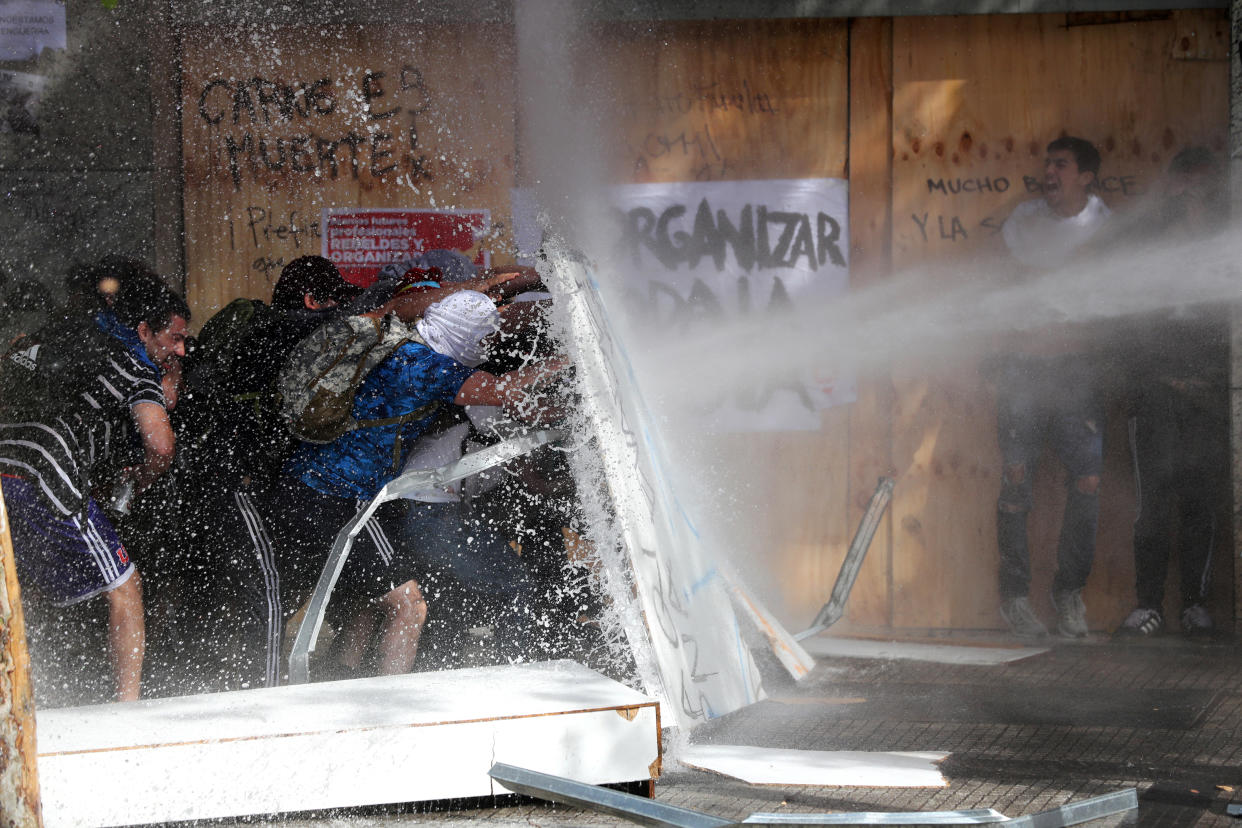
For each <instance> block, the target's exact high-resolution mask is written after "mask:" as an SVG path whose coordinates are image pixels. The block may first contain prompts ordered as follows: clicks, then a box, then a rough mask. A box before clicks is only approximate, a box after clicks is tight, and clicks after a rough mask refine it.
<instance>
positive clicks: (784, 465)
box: [582, 20, 874, 629]
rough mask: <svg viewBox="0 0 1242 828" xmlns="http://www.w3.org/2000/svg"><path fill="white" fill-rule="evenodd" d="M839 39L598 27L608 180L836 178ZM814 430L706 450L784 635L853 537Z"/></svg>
mask: <svg viewBox="0 0 1242 828" xmlns="http://www.w3.org/2000/svg"><path fill="white" fill-rule="evenodd" d="M847 40H848V25H847V23H846V22H845V21H843V20H763V21H759V20H747V21H735V20H718V21H702V22H699V21H695V22H671V23H670V22H660V23H654V24H642V25H628V24H610V25H606V26H601V27H599V28H598V29H597V30H596V32H595V36H594V38H593V39H592V40H591V42H590V43H589V44H588V45H587V46H586V48H585V49H584V52H583V54H584V55H586V56H587V60H586V61H585V63H584V66H583V69H582V71H584V72H587V73H589V76H591V77H593V78H596V79H597V82H598V83H600V84H601V85H602V88H603V89H606V90H607V95H608V97H609V102H610V103H609V106H608V107H607V112H608V113H609V114H608V115H606V116H605V123H604V124H603V129H602V130H601V132H602V133H603V134H604V135H605V136H606V138H605V146H604V148H603V155H604V164H605V167H606V170H607V174H608V178H609V180H610V181H612V182H613V183H641V182H667V181H727V180H751V179H797V178H845V177H846V159H847V153H848V140H847V130H848V112H849V109H848V100H847V96H848V76H849V59H848V48H847ZM822 419H823V424H822V426H821V428H820V429H819V430H818V431H813V432H786V433H748V434H744V435H742V434H738V435H732V436H721V437H719V438H718V439H716V441H715V454H716V455H717V456H718V457H719V458H721V459H720V461H719V463H720V466H721V468H722V469H723V471H724V472H725V473H728V474H730V476H731V477H733V478H734V479H746V480H748V481H749V482H748V484H747V485H745V486H744V488H743V489H742V490H740V491H739V492H737V493H736V496H737V501H738V502H737V503H736V505H733V504H730V505H729V506H728V508H729V509H731V510H736V512H737V514H741V515H744V519H742V520H738V523H739V524H745V527H744V529H742V530H741V531H739V532H737V533H735V534H734V536H733V537H734V539H735V545H734V548H732V549H730V550H727V551H729V552H731V553H734V555H735V560H736V562H737V564H738V568H739V569H740V570H742V572H743V574H744V575H746V576H749V578H751V579H753V580H752V581H751V583H752V585H753V586H755V587H756V589H757V590H758V591H759V592H761V593H762V594H763V595H764V597H765V599H766V600H767V602H768V603H769V605H770V606H771V608H772V610H773V611H774V612H775V613H776V614H777V615H778V617H779V618H780V620H781V621H782V622H784V623H785V624H786V625H787V626H789V627H790V628H791V629H801V628H802V627H804V626H806V625H807V624H809V623H810V621H811V619H812V618H813V617H814V615H815V613H816V611H817V610H818V609H819V607H820V605H821V604H822V603H823V602H824V601H825V600H826V599H827V595H828V593H829V591H830V590H831V588H832V583H833V581H834V580H835V577H836V573H837V570H838V569H839V567H840V563H841V560H842V558H843V557H844V554H845V549H846V546H847V545H848V542H849V534H850V532H851V528H850V527H849V518H848V515H847V509H846V501H847V497H848V459H847V458H848V454H847V443H848V429H849V417H848V413H847V409H846V408H844V407H843V408H841V409H835V410H831V411H827V412H825V413H824V415H823V418H822ZM872 485H874V481H872ZM735 516H737V515H736V514H735Z"/></svg>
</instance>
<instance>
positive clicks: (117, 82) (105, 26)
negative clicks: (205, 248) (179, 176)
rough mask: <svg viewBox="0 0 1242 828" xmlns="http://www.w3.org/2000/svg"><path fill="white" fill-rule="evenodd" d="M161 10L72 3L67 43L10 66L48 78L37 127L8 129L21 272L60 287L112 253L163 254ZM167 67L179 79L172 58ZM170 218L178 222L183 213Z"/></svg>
mask: <svg viewBox="0 0 1242 828" xmlns="http://www.w3.org/2000/svg"><path fill="white" fill-rule="evenodd" d="M161 5H162V2H161V0H121V2H119V3H118V6H117V8H116V9H115V10H109V9H106V8H104V7H103V5H102V4H101V3H100V2H99V0H69V1H68V3H67V9H66V17H67V29H68V33H67V36H68V48H67V49H65V50H63V51H62V50H44V52H43V53H42V54H41V55H40V56H39V57H37V58H35V59H32V60H28V61H20V62H15V61H8V62H3V63H0V68H2V69H7V70H11V71H18V72H25V73H30V74H38V75H42V76H45V77H46V78H47V79H48V85H47V89H46V92H45V95H44V97H43V101H42V104H41V106H40V108H39V111H38V118H37V121H38V133H37V134H15V133H12V132H5V133H2V134H0V202H2V204H3V209H0V267H3V268H4V270H5V271H6V272H7V273H8V274H9V275H10V277H15V276H21V275H26V274H30V275H34V276H36V277H38V278H40V279H42V280H44V281H46V282H49V283H55V282H59V280H60V279H61V278H62V277H63V275H64V273H65V271H66V269H67V267H68V266H69V265H70V264H71V263H73V262H75V261H89V260H92V259H96V258H98V257H100V256H102V255H104V254H107V253H114V252H116V253H124V254H129V255H134V256H140V257H143V258H146V259H151V260H154V259H156V258H157V256H156V252H157V251H156V233H155V227H156V222H157V216H156V212H157V211H156V205H157V201H156V198H155V195H154V194H155V192H156V190H157V186H158V184H159V182H160V179H161V177H162V176H161V174H160V171H159V169H158V168H157V164H156V152H155V144H156V141H155V138H154V133H153V123H155V113H154V111H153V104H152V82H151V79H152V71H151V70H152V66H153V62H152V48H153V44H156V43H158V38H157V37H155V36H153V35H155V34H156V33H157V31H158V29H159V26H158V25H157V24H158V20H159V10H160V7H161ZM158 73H159V74H161V75H163V76H164V77H169V78H171V77H174V76H175V72H174V71H173V68H172V67H171V66H170V65H167V64H164V65H161V66H159V67H158ZM173 148H174V149H175V144H173ZM169 218H171V219H172V220H173V222H174V223H175V224H176V225H177V226H178V227H179V225H180V213H179V211H178V212H177V213H176V214H175V215H172V216H170V217H169ZM160 220H163V218H161V219H160ZM160 258H161V259H163V258H165V257H164V256H161V257H160ZM161 263H162V264H164V265H165V267H167V266H168V265H169V264H173V265H174V266H175V263H176V260H175V257H174V260H173V261H172V262H166V261H165V262H161Z"/></svg>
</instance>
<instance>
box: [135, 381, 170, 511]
mask: <svg viewBox="0 0 1242 828" xmlns="http://www.w3.org/2000/svg"><path fill="white" fill-rule="evenodd" d="M130 414H131V416H132V417H133V418H134V426H135V427H136V428H137V429H138V435H139V437H141V439H142V453H143V461H142V465H141V466H138V467H137V468H134V469H132V470H130V471H129V472H128V474H129V475H130V477H131V478H132V479H133V481H134V485H135V486H136V487H137V490H138V491H139V492H141V491H143V490H144V489H146V488H147V487H148V486H150V485H151V484H152V483H154V482H155V481H156V480H157V479H158V478H159V476H160V475H161V474H163V473H164V472H166V471H167V470H168V467H169V466H170V465H172V460H173V453H174V452H175V451H176V445H177V441H176V438H175V437H174V436H173V430H172V424H171V423H170V422H169V421H168V411H166V410H165V409H164V406H162V405H159V404H158V403H153V402H142V403H138V404H137V405H135V406H134V407H133V408H131V409H130Z"/></svg>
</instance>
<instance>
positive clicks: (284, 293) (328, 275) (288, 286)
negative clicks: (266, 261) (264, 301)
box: [272, 256, 362, 310]
mask: <svg viewBox="0 0 1242 828" xmlns="http://www.w3.org/2000/svg"><path fill="white" fill-rule="evenodd" d="M308 293H309V294H310V295H311V297H312V298H313V299H314V300H315V301H316V302H329V301H331V302H345V301H348V300H349V299H353V298H354V297H355V296H357V295H358V294H359V293H362V288H360V287H358V286H357V285H353V284H350V283H349V282H347V281H345V277H343V276H342V275H341V271H339V270H337V269H336V265H334V264H332V262H330V261H328V260H327V259H325V258H324V257H323V256H299V257H298V258H296V259H294V260H293V261H291V262H289V264H287V265H285V267H284V270H282V271H280V278H279V279H277V280H276V286H275V287H273V288H272V307H274V308H280V309H282V310H296V309H297V308H300V307H303V304H302V299H303V297H304V296H305V295H306V294H308Z"/></svg>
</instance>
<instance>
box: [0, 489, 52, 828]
mask: <svg viewBox="0 0 1242 828" xmlns="http://www.w3.org/2000/svg"><path fill="white" fill-rule="evenodd" d="M34 713H35V710H34V694H33V693H32V692H31V686H30V656H29V654H28V653H27V651H26V630H25V622H24V620H23V618H22V602H21V592H20V590H19V589H18V586H17V569H16V567H15V565H14V562H13V541H12V538H11V536H10V535H9V517H8V513H7V511H6V510H5V508H4V493H3V491H0V815H3V817H4V822H5V824H6V825H12V826H15V828H42V825H43V816H42V813H41V811H40V808H39V774H38V771H37V769H36V766H35V715H34Z"/></svg>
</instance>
